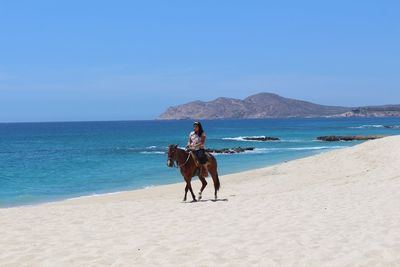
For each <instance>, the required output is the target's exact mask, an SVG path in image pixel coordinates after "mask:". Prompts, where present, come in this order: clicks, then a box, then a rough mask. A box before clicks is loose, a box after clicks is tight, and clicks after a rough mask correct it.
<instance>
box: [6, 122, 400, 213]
mask: <svg viewBox="0 0 400 267" xmlns="http://www.w3.org/2000/svg"><path fill="white" fill-rule="evenodd" d="M202 124H203V127H204V129H205V132H206V134H207V142H206V146H207V147H208V148H232V147H255V150H253V151H248V152H245V153H241V154H229V155H223V154H218V155H216V158H217V160H218V166H219V174H220V175H224V174H229V173H234V172H239V171H244V170H249V169H253V168H260V167H265V166H269V165H273V164H276V163H280V162H284V161H287V160H292V159H297V158H301V157H305V156H310V155H314V154H317V153H321V152H324V151H328V150H331V149H337V148H343V147H348V146H352V145H355V144H359V143H360V142H359V141H356V142H323V141H316V140H315V138H316V137H317V136H320V135H356V134H360V135H371V134H385V135H395V134H400V118H335V119H333V118H332V119H331V118H329V119H328V118H323V119H298V118H296V119H295V118H293V119H263V120H205V121H202ZM387 125H391V126H395V127H394V128H385V127H384V126H387ZM191 130H192V121H115V122H54V123H2V124H0V207H11V206H19V205H26V204H36V203H42V202H49V201H55V200H62V199H67V198H73V197H79V196H87V195H95V194H103V193H111V192H118V191H126V190H132V189H139V188H146V187H151V186H156V185H162V184H170V183H176V182H181V181H183V179H182V177H181V175H180V173H179V171H178V170H177V169H176V168H168V167H167V166H166V157H167V156H166V154H165V153H166V149H167V146H168V145H169V144H178V145H180V146H181V147H184V146H185V145H186V142H187V138H188V134H189V132H190V131H191ZM246 136H247V137H251V136H273V137H279V138H281V140H280V141H272V142H257V141H255V142H254V141H245V140H243V137H246ZM182 190H183V189H182ZM196 190H197V189H196ZM222 190H223V184H222ZM177 196H180V192H177Z"/></svg>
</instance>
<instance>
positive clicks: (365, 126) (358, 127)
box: [349, 124, 385, 129]
mask: <svg viewBox="0 0 400 267" xmlns="http://www.w3.org/2000/svg"><path fill="white" fill-rule="evenodd" d="M384 127H385V126H384V125H381V124H365V125H360V126H351V127H349V128H350V129H365V128H384Z"/></svg>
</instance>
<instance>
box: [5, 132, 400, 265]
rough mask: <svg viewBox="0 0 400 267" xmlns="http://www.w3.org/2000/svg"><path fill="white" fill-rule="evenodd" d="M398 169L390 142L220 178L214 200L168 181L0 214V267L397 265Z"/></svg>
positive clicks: (396, 141)
mask: <svg viewBox="0 0 400 267" xmlns="http://www.w3.org/2000/svg"><path fill="white" fill-rule="evenodd" d="M399 166H400V136H391V137H385V138H383V139H379V140H373V141H368V142H365V143H362V144H360V145H356V146H353V147H349V148H343V149H336V150H332V151H328V152H324V153H321V154H317V155H314V156H309V157H305V158H300V159H296V160H292V161H288V162H285V163H280V164H277V165H273V166H269V167H265V168H260V169H255V170H251V171H244V172H238V173H234V174H229V175H224V176H221V177H220V179H221V185H222V188H221V190H220V192H219V195H218V196H219V201H217V202H213V201H210V200H211V199H212V195H213V189H212V188H213V185H212V181H211V179H208V180H207V181H208V186H207V188H206V189H205V191H204V193H203V201H201V202H198V203H191V202H187V203H181V199H182V197H183V193H184V185H183V183H176V184H170V185H162V186H155V187H151V188H148V189H138V190H132V191H125V192H116V193H108V194H101V195H95V196H83V197H78V198H72V199H67V200H62V201H57V202H49V203H43V204H37V205H29V206H20V207H10V208H2V209H0V223H1V224H2V227H3V229H4V234H3V236H2V239H0V245H1V246H2V248H3V252H2V253H1V255H0V264H1V265H7V264H8V265H11V266H13V265H19V266H24V264H25V265H28V264H29V265H30V266H32V265H33V266H37V265H41V266H43V265H44V266H50V265H55V264H59V265H62V266H63V265H68V266H79V265H86V266H94V265H101V266H103V265H112V264H115V265H150V266H154V265H168V266H190V265H203V266H210V265H213V266H215V265H217V266H232V265H270V266H281V265H284V266H293V265H296V266H321V265H324V266H345V265H357V264H359V265H367V266H369V265H372V266H373V265H388V266H393V265H399V264H400V256H398V255H400V239H399V238H398V236H399V233H400V223H399V221H400V217H399V206H398V203H400V196H399V194H398V192H399V189H400V182H399V181H400V174H399V173H400V167H399ZM192 184H193V188H194V191H195V192H197V191H198V189H199V188H200V182H199V181H198V180H197V179H196V180H195V181H193V183H192ZM189 199H190V197H189Z"/></svg>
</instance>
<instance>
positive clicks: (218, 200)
mask: <svg viewBox="0 0 400 267" xmlns="http://www.w3.org/2000/svg"><path fill="white" fill-rule="evenodd" d="M210 201H211V202H220V201H229V200H228V199H227V198H219V199H202V200H197V201H193V200H192V201H182V202H181V203H184V204H191V203H198V202H210Z"/></svg>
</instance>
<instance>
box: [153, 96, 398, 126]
mask: <svg viewBox="0 0 400 267" xmlns="http://www.w3.org/2000/svg"><path fill="white" fill-rule="evenodd" d="M349 116H400V105H388V106H375V107H359V108H355V107H339V106H324V105H318V104H314V103H311V102H307V101H301V100H296V99H290V98H285V97H282V96H279V95H277V94H272V93H259V94H255V95H252V96H249V97H247V98H245V99H243V100H241V99H235V98H226V97H219V98H217V99H215V100H213V101H210V102H204V101H194V102H190V103H187V104H183V105H178V106H174V107H169V108H168V109H167V110H166V111H165V112H164V113H162V114H161V115H160V116H159V117H158V118H157V119H160V120H173V119H178V120H181V119H255V118H289V117H349Z"/></svg>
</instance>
